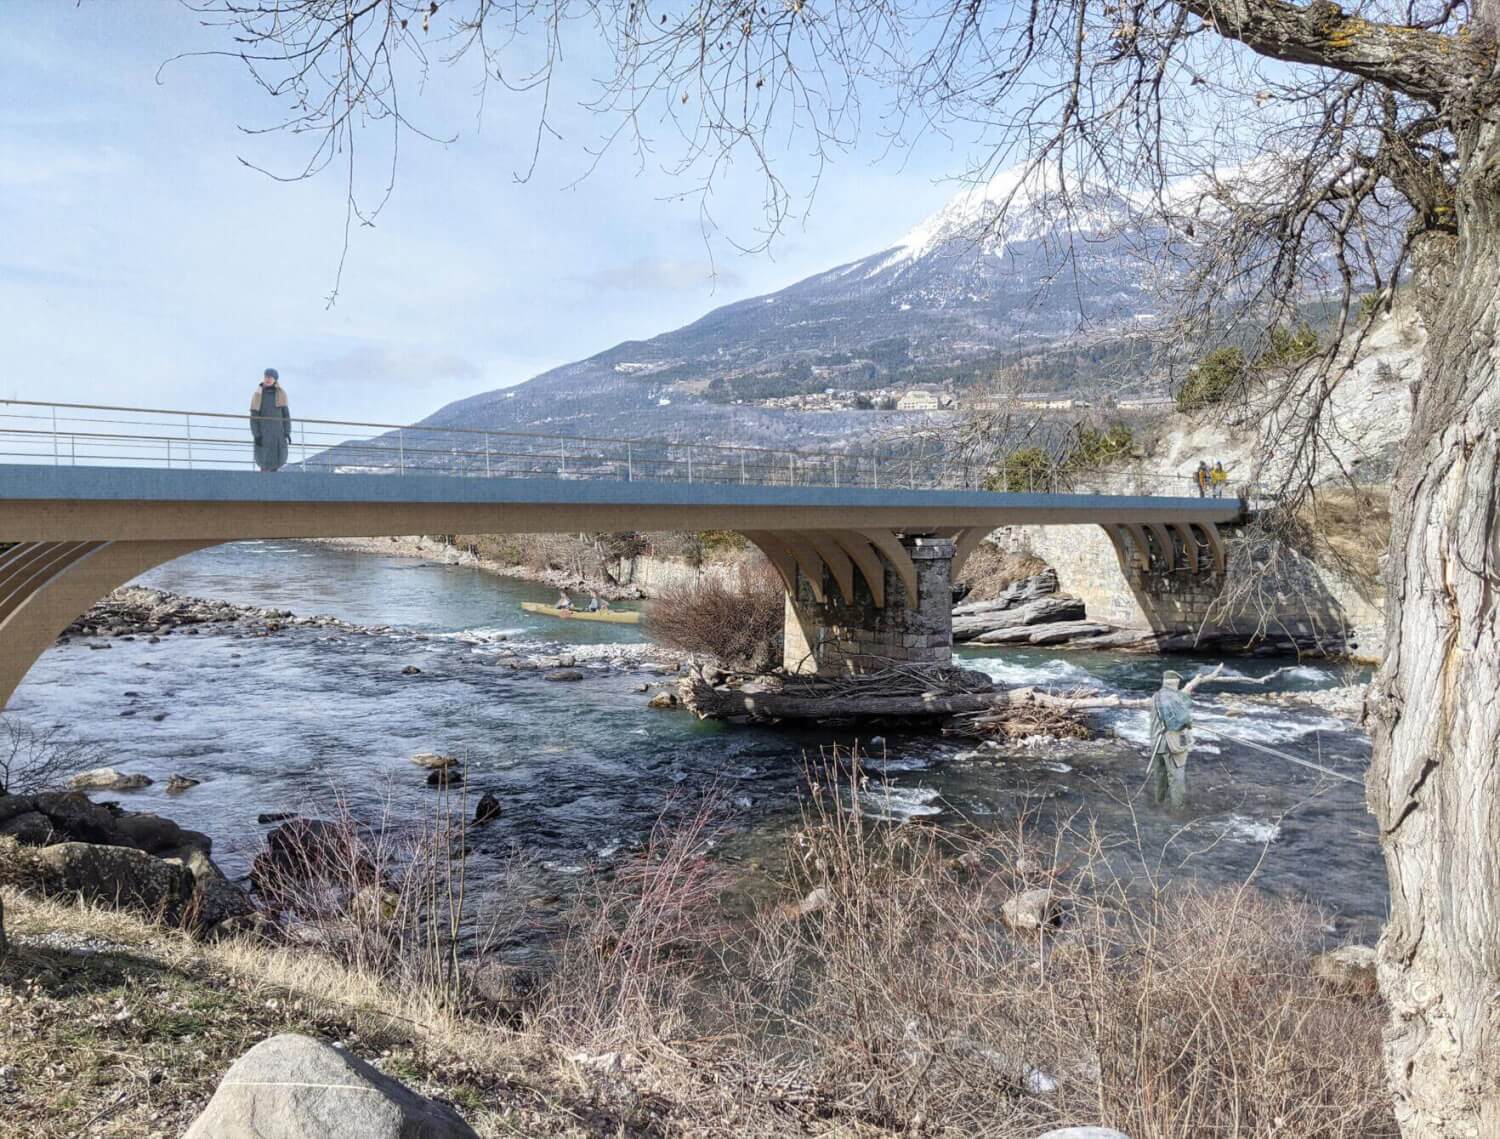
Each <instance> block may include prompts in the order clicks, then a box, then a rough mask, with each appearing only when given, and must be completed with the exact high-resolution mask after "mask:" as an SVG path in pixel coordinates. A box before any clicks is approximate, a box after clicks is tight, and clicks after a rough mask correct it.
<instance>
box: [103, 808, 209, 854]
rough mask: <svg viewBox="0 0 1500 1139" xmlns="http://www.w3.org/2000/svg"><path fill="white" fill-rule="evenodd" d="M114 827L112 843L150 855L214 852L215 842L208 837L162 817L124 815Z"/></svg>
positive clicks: (118, 818)
mask: <svg viewBox="0 0 1500 1139" xmlns="http://www.w3.org/2000/svg"><path fill="white" fill-rule="evenodd" d="M114 824H115V831H114V836H113V838H112V839H111V840H110V841H113V842H116V843H118V844H119V845H120V846H130V847H134V848H135V849H136V850H144V851H145V852H146V853H147V854H159V855H165V854H166V853H167V852H170V851H177V850H201V851H202V852H203V853H204V854H208V853H210V852H211V851H212V850H213V839H211V838H209V837H208V835H206V834H202V833H201V832H199V831H190V830H186V829H184V828H183V827H180V826H178V825H177V824H176V823H174V822H173V821H172V820H171V819H164V818H162V817H161V816H160V815H152V814H147V813H145V812H142V813H141V814H121V815H119V816H117V817H116V818H115V820H114Z"/></svg>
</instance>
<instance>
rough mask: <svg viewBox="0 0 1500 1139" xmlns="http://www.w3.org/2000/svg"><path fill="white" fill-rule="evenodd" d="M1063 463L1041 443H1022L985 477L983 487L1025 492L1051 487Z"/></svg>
mask: <svg viewBox="0 0 1500 1139" xmlns="http://www.w3.org/2000/svg"><path fill="white" fill-rule="evenodd" d="M1059 469H1060V466H1059V464H1058V462H1057V461H1056V460H1055V459H1053V457H1052V456H1051V455H1049V454H1048V453H1047V452H1046V451H1045V450H1043V449H1042V448H1041V447H1021V448H1019V449H1018V450H1015V451H1012V452H1010V453H1009V454H1008V455H1006V456H1005V458H1003V459H1002V460H1001V461H1000V463H999V465H998V466H996V467H995V468H994V469H992V470H991V471H990V473H989V474H987V475H986V476H985V478H984V483H983V485H984V489H985V490H994V491H1010V492H1023V491H1029V490H1036V491H1043V490H1047V489H1049V488H1050V487H1051V486H1052V484H1053V482H1054V481H1055V480H1056V476H1057V474H1058V471H1059Z"/></svg>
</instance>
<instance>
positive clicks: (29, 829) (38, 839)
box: [0, 811, 57, 846]
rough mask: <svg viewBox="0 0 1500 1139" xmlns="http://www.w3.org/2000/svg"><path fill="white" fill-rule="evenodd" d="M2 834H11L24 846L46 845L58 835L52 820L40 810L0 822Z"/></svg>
mask: <svg viewBox="0 0 1500 1139" xmlns="http://www.w3.org/2000/svg"><path fill="white" fill-rule="evenodd" d="M0 835H9V836H10V837H11V838H13V839H15V840H16V841H17V842H19V843H20V844H21V845H22V846H46V845H47V844H48V843H49V842H51V841H52V840H53V839H54V838H55V837H56V836H57V831H55V830H54V829H53V827H52V820H51V819H49V818H47V816H46V815H44V814H42V813H41V812H40V811H27V812H26V813H25V814H24V815H16V816H14V817H12V818H9V819H6V820H5V822H3V823H0Z"/></svg>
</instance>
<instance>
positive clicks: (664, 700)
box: [646, 692, 678, 708]
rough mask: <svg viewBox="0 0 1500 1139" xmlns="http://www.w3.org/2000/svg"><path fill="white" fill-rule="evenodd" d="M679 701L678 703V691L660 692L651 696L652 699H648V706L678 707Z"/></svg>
mask: <svg viewBox="0 0 1500 1139" xmlns="http://www.w3.org/2000/svg"><path fill="white" fill-rule="evenodd" d="M677 703H678V701H677V693H675V692H658V693H657V694H656V695H655V696H653V697H651V699H650V700H647V701H646V707H648V708H675V707H677Z"/></svg>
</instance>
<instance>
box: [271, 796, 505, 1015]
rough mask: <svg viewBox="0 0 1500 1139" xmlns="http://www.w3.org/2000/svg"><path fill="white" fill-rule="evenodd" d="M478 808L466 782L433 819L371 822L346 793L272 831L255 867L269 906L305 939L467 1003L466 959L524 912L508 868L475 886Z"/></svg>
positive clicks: (439, 802)
mask: <svg viewBox="0 0 1500 1139" xmlns="http://www.w3.org/2000/svg"><path fill="white" fill-rule="evenodd" d="M466 807H467V803H466V801H465V796H464V795H463V793H462V792H459V793H458V794H457V795H456V796H455V797H453V798H450V796H449V794H448V793H447V792H442V793H440V794H439V795H438V796H437V797H436V799H435V800H434V806H433V808H432V811H431V813H430V815H428V816H427V817H426V818H424V819H421V820H418V821H415V822H412V821H407V820H400V819H397V818H395V817H394V816H393V815H392V814H391V812H390V811H389V809H387V810H386V811H385V812H384V813H383V814H382V816H381V817H380V818H379V819H377V820H374V821H372V822H365V821H361V820H360V819H358V818H356V816H355V815H354V813H353V812H352V810H351V809H350V807H349V805H348V803H347V802H346V801H344V800H343V799H342V797H340V798H338V799H337V801H336V805H335V809H334V811H333V812H332V818H331V819H326V820H317V821H316V822H307V821H304V820H293V822H292V823H291V824H289V827H288V829H282V830H279V831H274V832H272V835H271V838H270V841H269V842H268V846H267V850H266V851H265V852H264V853H263V854H261V855H260V856H258V857H257V858H256V861H255V869H254V872H253V877H254V880H255V886H256V890H257V893H258V896H259V899H260V901H261V904H262V906H263V907H264V909H265V910H266V911H268V913H269V914H270V915H271V916H272V917H274V918H275V919H276V920H277V921H278V922H279V923H280V924H281V925H282V926H283V927H285V928H286V929H287V931H288V933H289V935H290V936H291V937H293V938H294V939H295V941H296V942H297V943H298V944H302V945H307V946H309V947H311V948H314V949H316V950H318V951H320V952H322V953H324V954H326V955H328V956H329V957H332V958H333V959H334V960H336V961H338V962H340V963H342V964H344V965H346V966H347V967H349V968H350V969H351V970H353V971H354V972H356V973H358V974H360V975H363V976H369V977H376V978H380V979H382V980H387V981H391V982H394V983H396V984H397V985H399V986H401V987H403V988H410V989H412V990H413V991H417V990H420V991H425V992H428V993H430V994H431V995H432V996H433V997H434V998H435V999H436V1000H437V1001H438V1002H439V1003H445V1004H449V1005H456V1004H457V1003H458V1002H459V1001H460V1000H461V999H462V996H463V984H464V977H465V974H464V971H463V970H462V969H461V968H460V966H461V964H462V961H463V959H464V958H465V957H469V956H475V955H480V956H482V955H483V954H485V953H487V952H488V951H490V950H491V949H492V948H493V947H494V946H495V945H496V944H498V943H499V942H500V941H501V940H503V939H504V938H505V937H507V936H508V935H509V934H511V933H513V932H514V930H515V928H516V927H517V926H518V925H519V924H520V920H521V918H520V915H519V913H518V911H516V910H515V909H514V908H513V907H511V906H510V905H509V904H508V901H507V900H506V899H505V898H504V886H505V878H506V877H507V875H505V874H502V875H501V881H500V882H499V883H492V884H491V886H490V888H489V890H488V891H487V893H486V895H485V897H483V898H479V899H476V898H475V897H474V896H473V894H472V892H471V890H470V887H469V881H468V875H467V872H466V869H465V866H466V859H467V857H468V855H469V853H470V851H469V848H468V827H467V824H466V821H465V818H466V815H465V812H466ZM299 824H300V825H299Z"/></svg>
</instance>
